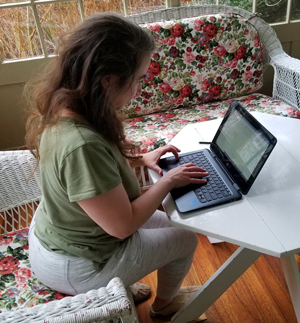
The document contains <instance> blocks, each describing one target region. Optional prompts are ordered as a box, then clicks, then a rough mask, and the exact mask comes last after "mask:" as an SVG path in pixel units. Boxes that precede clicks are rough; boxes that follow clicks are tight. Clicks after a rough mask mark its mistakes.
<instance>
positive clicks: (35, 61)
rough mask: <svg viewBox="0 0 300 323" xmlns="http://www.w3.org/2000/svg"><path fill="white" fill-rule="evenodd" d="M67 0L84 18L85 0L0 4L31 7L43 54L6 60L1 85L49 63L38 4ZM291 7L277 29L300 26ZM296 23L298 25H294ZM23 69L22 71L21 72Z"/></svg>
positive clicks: (170, 0) (176, 2)
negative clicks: (292, 13) (293, 17)
mask: <svg viewBox="0 0 300 323" xmlns="http://www.w3.org/2000/svg"><path fill="white" fill-rule="evenodd" d="M120 1H122V4H123V10H124V15H125V16H126V15H128V1H129V0H120ZM257 1H258V0H252V12H253V13H255V12H256V7H257ZM66 2H76V3H77V5H78V11H79V15H80V19H81V20H83V19H84V6H83V0H36V1H34V0H29V1H23V2H16V3H4V4H0V10H1V9H2V8H16V7H28V6H29V7H31V9H32V13H33V16H34V21H35V24H36V27H37V33H38V37H39V40H40V43H41V48H42V51H43V54H42V55H40V56H34V57H30V58H22V59H14V60H4V61H3V62H2V64H1V66H0V70H1V73H0V86H2V85H9V84H16V83H23V82H26V81H28V80H29V79H30V78H31V76H32V75H33V74H34V73H36V71H37V70H39V69H40V68H42V67H43V66H44V65H45V64H47V63H48V62H49V61H50V60H51V58H52V57H53V55H51V54H50V55H49V54H48V53H47V50H46V44H45V39H44V36H43V31H42V27H41V23H40V20H39V15H38V12H37V8H36V6H37V5H42V4H51V3H66ZM165 4H166V8H169V7H176V6H180V4H181V2H180V0H165ZM215 4H217V5H218V4H220V0H215ZM291 7H292V0H287V14H286V21H284V22H280V23H275V24H270V25H271V26H272V27H273V28H274V29H275V31H277V30H279V31H280V26H283V25H292V26H288V27H289V28H290V29H293V27H297V28H299V27H300V20H297V21H291V20H290V17H291ZM294 24H296V26H294ZM296 41H297V42H298V41H299V42H300V39H299V40H298V39H296ZM20 71H22V73H20Z"/></svg>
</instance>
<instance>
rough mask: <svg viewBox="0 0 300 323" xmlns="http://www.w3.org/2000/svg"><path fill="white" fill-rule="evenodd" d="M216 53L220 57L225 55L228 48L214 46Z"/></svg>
mask: <svg viewBox="0 0 300 323" xmlns="http://www.w3.org/2000/svg"><path fill="white" fill-rule="evenodd" d="M214 53H215V54H216V55H217V56H218V57H223V56H224V55H225V54H226V53H227V50H226V49H225V47H224V46H222V45H219V46H218V47H215V48H214Z"/></svg>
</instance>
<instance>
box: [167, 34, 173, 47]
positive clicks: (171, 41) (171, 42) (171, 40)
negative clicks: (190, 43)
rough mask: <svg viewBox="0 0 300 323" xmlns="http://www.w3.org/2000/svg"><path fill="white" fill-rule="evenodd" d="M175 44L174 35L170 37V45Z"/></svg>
mask: <svg viewBox="0 0 300 323" xmlns="http://www.w3.org/2000/svg"><path fill="white" fill-rule="evenodd" d="M174 44H175V38H174V37H173V36H170V37H169V38H168V45H169V46H172V45H174Z"/></svg>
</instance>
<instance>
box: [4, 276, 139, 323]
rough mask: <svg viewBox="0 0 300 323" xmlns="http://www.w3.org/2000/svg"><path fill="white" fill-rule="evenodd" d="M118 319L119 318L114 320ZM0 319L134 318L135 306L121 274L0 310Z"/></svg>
mask: <svg viewBox="0 0 300 323" xmlns="http://www.w3.org/2000/svg"><path fill="white" fill-rule="evenodd" d="M117 319H118V320H117ZM0 321H1V322H2V323H8V322H9V323H18V322H20V323H21V322H22V323H27V322H28V323H29V322H36V323H45V322H47V323H51V322H52V323H54V322H55V323H68V322H70V323H71V322H72V323H73V322H74V323H75V322H88V323H92V322H120V321H121V322H124V323H125V322H126V323H127V322H128V323H129V322H136V320H135V311H134V308H133V306H132V304H131V302H130V300H129V299H128V296H127V292H126V289H125V287H124V285H123V283H122V281H121V279H120V278H117V277H116V278H113V279H112V280H111V281H110V282H109V283H108V285H107V286H106V288H105V287H102V288H100V289H98V290H91V291H89V292H87V293H86V294H80V295H77V296H73V297H65V298H63V299H61V300H58V301H52V302H49V303H46V304H41V305H36V306H34V307H32V308H28V309H20V310H17V311H15V312H9V313H3V314H0Z"/></svg>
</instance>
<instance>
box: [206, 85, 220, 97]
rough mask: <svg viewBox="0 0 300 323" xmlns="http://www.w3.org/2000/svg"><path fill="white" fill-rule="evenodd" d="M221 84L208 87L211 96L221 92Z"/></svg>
mask: <svg viewBox="0 0 300 323" xmlns="http://www.w3.org/2000/svg"><path fill="white" fill-rule="evenodd" d="M221 90H222V89H221V86H220V85H217V84H215V85H213V86H212V87H210V88H209V92H210V93H212V94H213V96H218V95H219V94H220V93H221Z"/></svg>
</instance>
